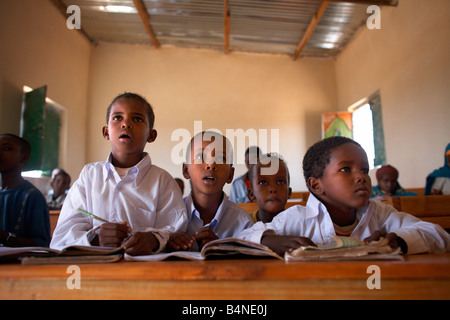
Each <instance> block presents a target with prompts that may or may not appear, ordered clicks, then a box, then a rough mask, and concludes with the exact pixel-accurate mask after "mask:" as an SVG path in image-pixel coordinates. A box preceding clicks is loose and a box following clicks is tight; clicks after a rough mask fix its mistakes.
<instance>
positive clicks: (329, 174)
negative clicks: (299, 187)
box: [313, 143, 372, 214]
mask: <svg viewBox="0 0 450 320" xmlns="http://www.w3.org/2000/svg"><path fill="white" fill-rule="evenodd" d="M368 173H369V163H368V161H367V155H366V153H365V151H364V150H363V149H362V148H361V147H359V146H357V145H356V144H353V143H345V144H343V145H340V146H339V147H336V148H334V149H332V150H331V155H330V163H329V164H328V165H327V166H326V168H325V170H324V174H323V176H322V178H318V179H317V183H318V184H317V185H316V186H315V188H313V189H314V190H315V192H317V194H318V196H319V197H320V199H321V200H322V201H323V202H324V204H325V206H326V207H327V209H328V211H329V212H330V214H332V213H333V212H335V213H344V214H346V213H349V212H354V210H355V208H361V207H364V206H365V205H366V204H367V201H368V200H369V198H370V194H371V192H372V186H371V181H370V177H369V174H368Z"/></svg>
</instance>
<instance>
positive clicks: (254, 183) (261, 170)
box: [248, 153, 292, 223]
mask: <svg viewBox="0 0 450 320" xmlns="http://www.w3.org/2000/svg"><path fill="white" fill-rule="evenodd" d="M248 178H249V180H250V185H251V189H250V190H249V196H250V197H251V198H254V199H256V203H257V204H258V210H256V211H253V212H250V216H251V217H252V219H253V221H254V222H258V221H262V222H264V223H267V222H271V221H272V219H273V218H274V217H275V216H276V215H277V214H278V213H280V212H281V211H284V210H285V208H286V203H287V201H288V199H289V198H290V197H291V193H292V189H291V188H290V187H289V178H290V177H289V169H288V167H287V165H286V162H285V161H284V160H283V159H281V157H280V156H279V155H278V154H275V153H268V154H265V155H262V156H261V157H260V159H259V160H258V162H257V163H256V164H254V165H253V166H252V167H251V168H250V170H249V171H248Z"/></svg>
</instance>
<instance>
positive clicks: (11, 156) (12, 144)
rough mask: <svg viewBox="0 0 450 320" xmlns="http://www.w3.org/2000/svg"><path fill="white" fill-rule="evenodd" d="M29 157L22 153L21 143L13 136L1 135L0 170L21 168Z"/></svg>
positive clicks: (2, 171)
mask: <svg viewBox="0 0 450 320" xmlns="http://www.w3.org/2000/svg"><path fill="white" fill-rule="evenodd" d="M26 160H28V157H26V155H24V154H23V153H22V150H21V149H20V146H19V144H18V143H17V141H16V140H15V139H14V138H13V137H9V136H0V172H1V173H5V172H8V171H10V170H13V169H21V168H22V165H23V164H25V163H26Z"/></svg>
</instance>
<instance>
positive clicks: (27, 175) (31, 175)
mask: <svg viewBox="0 0 450 320" xmlns="http://www.w3.org/2000/svg"><path fill="white" fill-rule="evenodd" d="M22 177H24V178H40V177H42V171H41V170H33V171H24V172H22Z"/></svg>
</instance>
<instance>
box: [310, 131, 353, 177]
mask: <svg viewBox="0 0 450 320" xmlns="http://www.w3.org/2000/svg"><path fill="white" fill-rule="evenodd" d="M345 143H353V144H356V145H357V146H359V147H361V145H360V144H359V143H358V142H356V141H354V140H352V139H350V138H346V137H340V136H336V137H330V138H326V139H323V140H320V141H319V142H316V143H315V144H314V145H312V146H311V147H309V149H308V151H306V154H305V156H304V157H303V176H304V177H305V181H306V185H308V179H309V178H310V177H314V178H321V177H322V176H323V172H324V171H325V167H326V166H327V165H328V163H330V155H331V150H332V149H334V148H336V147H339V146H340V145H343V144H345Z"/></svg>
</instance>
